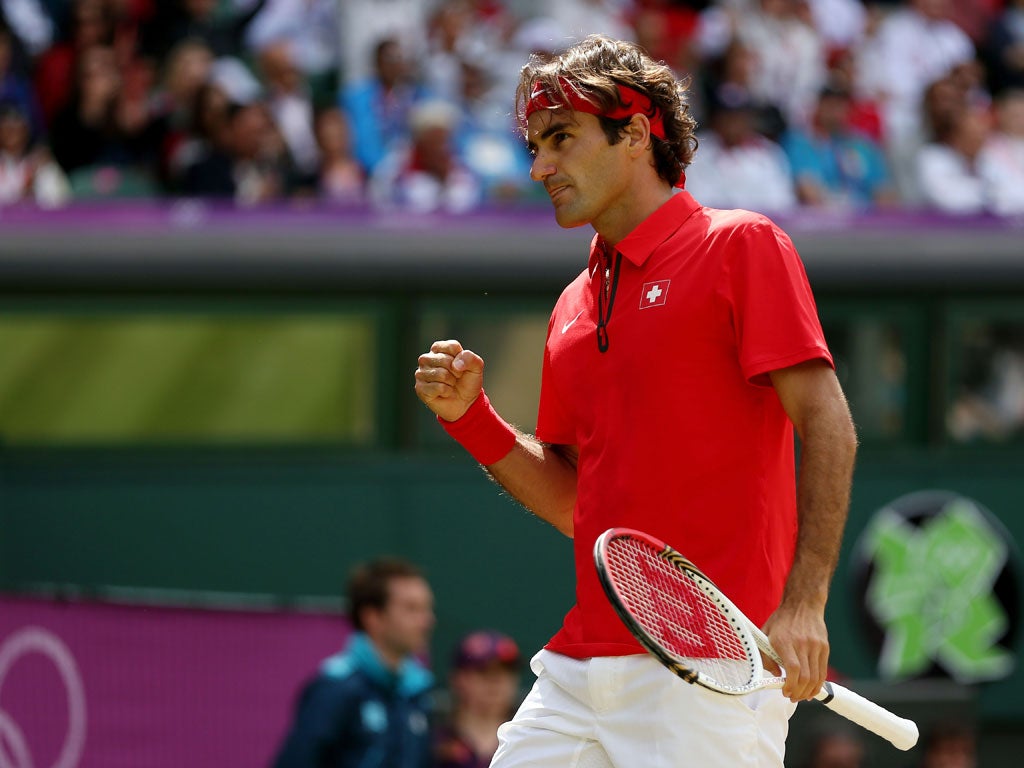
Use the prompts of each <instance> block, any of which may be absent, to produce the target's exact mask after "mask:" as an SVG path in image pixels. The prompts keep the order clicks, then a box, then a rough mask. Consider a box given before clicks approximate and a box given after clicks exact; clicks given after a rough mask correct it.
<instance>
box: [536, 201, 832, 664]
mask: <svg viewBox="0 0 1024 768" xmlns="http://www.w3.org/2000/svg"><path fill="white" fill-rule="evenodd" d="M617 250H618V252H619V253H620V254H622V257H621V258H620V259H618V263H619V266H618V269H617V270H616V269H615V262H616V255H615V254H614V252H613V253H611V254H606V253H605V249H604V243H603V241H602V240H601V238H600V237H595V238H594V242H593V244H592V246H591V253H590V264H589V266H588V269H587V270H586V271H584V272H583V273H581V274H580V275H579V277H577V278H576V280H574V281H573V282H572V283H571V284H570V285H569V286H568V287H567V288H566V289H565V291H564V292H563V293H562V295H561V297H560V298H559V300H558V303H557V304H556V306H555V309H554V312H553V313H552V315H551V322H550V325H549V327H548V338H547V344H546V346H545V352H544V369H543V379H542V384H541V397H540V411H539V415H538V422H537V437H538V438H540V439H541V440H543V441H545V442H548V443H559V444H567V445H578V446H579V451H580V453H579V461H578V464H577V471H578V475H579V480H578V494H577V501H576V509H575V511H574V528H575V533H574V543H573V547H574V550H575V558H576V605H575V606H574V607H573V608H572V610H571V611H570V612H569V613H568V615H567V616H566V618H565V623H564V625H563V627H562V629H561V630H560V631H559V632H558V633H557V634H556V635H555V636H554V638H552V640H551V641H550V643H549V644H548V646H547V647H548V648H549V649H550V650H553V651H557V652H559V653H564V654H566V655H569V656H574V657H577V658H585V657H589V656H611V655H620V654H631V653H641V652H642V649H641V648H640V646H639V645H638V644H637V643H636V641H635V640H633V638H632V636H631V635H630V634H629V632H628V631H627V630H626V629H625V627H624V626H623V624H622V622H621V621H620V620H619V618H618V617H617V616H616V615H615V613H614V611H613V610H612V608H611V607H610V605H609V603H608V601H607V599H606V598H605V596H604V593H603V592H602V590H601V586H600V584H599V583H598V580H597V575H596V571H595V569H594V564H593V554H592V551H593V546H594V541H595V540H596V538H597V537H598V536H599V535H600V534H601V533H602V532H603V531H605V530H606V529H608V528H610V527H612V526H628V527H632V528H638V529H640V530H643V531H646V532H648V533H651V534H653V535H654V536H657V537H659V538H661V539H663V540H664V541H666V542H668V543H669V544H670V545H672V546H674V547H675V548H676V549H678V550H679V551H680V552H682V553H683V554H684V555H686V556H687V557H688V558H690V559H691V560H693V561H694V562H695V563H696V564H697V566H698V567H700V568H701V569H703V570H704V571H705V572H707V574H708V575H709V576H710V577H711V578H712V579H713V580H714V581H715V582H716V583H717V584H718V585H719V587H721V588H722V590H723V591H724V592H725V593H726V594H727V595H729V596H730V597H731V598H732V600H733V601H734V602H735V603H736V604H737V605H738V606H739V608H740V609H741V610H742V611H744V613H746V614H747V616H749V617H750V619H751V620H752V621H754V622H756V623H758V624H762V623H763V622H764V621H765V620H766V619H767V618H768V616H769V615H770V614H771V612H772V611H774V610H775V608H776V607H777V606H778V603H779V600H780V599H781V596H782V589H783V585H784V583H785V579H786V576H787V575H788V573H789V567H790V564H791V562H792V558H793V550H794V546H795V541H796V485H795V467H794V446H793V426H792V423H791V422H790V421H789V419H788V417H787V416H786V413H785V411H784V410H783V408H782V405H781V404H780V402H779V399H778V397H777V395H776V394H775V390H774V389H773V388H772V387H771V382H770V379H769V378H768V376H767V374H768V372H769V371H772V370H776V369H780V368H786V367H788V366H792V365H795V364H797V363H801V362H804V361H807V360H811V359H815V358H821V359H823V360H826V361H828V363H829V364H830V365H831V363H832V358H831V356H830V354H829V351H828V348H827V347H826V345H825V339H824V335H823V334H822V331H821V325H820V324H819V322H818V316H817V310H816V308H815V305H814V299H813V297H812V295H811V290H810V287H809V285H808V282H807V277H806V274H805V273H804V269H803V265H802V264H801V262H800V258H799V256H798V255H797V253H796V250H795V249H794V247H793V244H792V242H791V241H790V239H789V238H788V237H787V236H786V234H785V233H784V232H782V230H780V229H779V228H778V227H777V226H775V225H774V224H773V223H772V222H771V221H769V220H768V219H766V218H765V217H764V216H761V215H759V214H755V213H750V212H748V211H719V210H713V209H710V208H703V207H701V206H700V205H699V204H697V203H696V202H695V201H694V199H693V198H692V197H691V196H690V195H689V193H687V192H679V193H677V194H676V195H674V196H673V197H672V199H671V200H669V201H668V202H666V203H665V204H664V205H663V206H662V207H661V208H659V209H658V210H657V211H655V212H654V213H653V214H652V215H651V216H650V217H648V218H647V219H646V220H645V221H644V222H643V223H642V224H640V226H639V227H637V228H636V229H635V230H634V231H633V232H631V233H630V234H629V235H628V236H627V237H626V238H625V239H624V240H623V241H622V242H620V243H619V244H618V249H617ZM605 263H608V264H609V268H608V271H607V283H606V286H605V287H604V291H605V295H604V296H603V297H602V296H601V291H602V288H603V286H602V282H603V281H604V279H605V266H604V264H605ZM616 272H617V277H616ZM609 300H611V311H610V313H609V311H608V308H607V305H608V303H609ZM602 305H603V307H604V309H603V310H602V309H601V306H602ZM602 314H603V316H604V317H605V330H606V347H607V348H606V350H605V351H604V352H602V351H600V349H599V344H598V321H599V315H602Z"/></svg>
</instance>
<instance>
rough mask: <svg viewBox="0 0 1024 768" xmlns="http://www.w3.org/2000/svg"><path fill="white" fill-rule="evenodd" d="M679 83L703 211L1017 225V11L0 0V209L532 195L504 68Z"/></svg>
mask: <svg viewBox="0 0 1024 768" xmlns="http://www.w3.org/2000/svg"><path fill="white" fill-rule="evenodd" d="M595 32H599V33H605V34H609V35H611V36H614V37H618V38H622V39H629V40H633V41H636V42H637V43H639V44H640V45H642V46H643V47H644V48H645V49H646V50H647V51H649V52H650V53H651V54H652V55H653V56H654V57H655V58H657V59H659V60H663V61H665V62H666V63H667V64H669V65H670V66H671V67H672V68H673V69H674V70H675V71H676V72H677V74H679V75H680V76H689V77H690V78H691V104H692V108H693V110H694V113H695V115H696V117H697V119H698V121H699V124H700V126H701V130H700V133H699V139H700V148H699V149H698V152H697V155H696V159H695V161H694V163H693V165H691V166H690V168H688V169H687V188H688V189H689V190H690V191H692V192H693V194H694V196H695V197H697V199H698V200H700V201H701V202H702V203H704V204H705V205H710V206H715V207H744V208H749V209H753V210H758V211H763V212H766V213H785V212H787V211H790V210H793V209H796V208H801V207H803V208H807V207H811V208H826V209H839V210H855V211H860V210H868V211H870V210H878V209H897V210H901V209H914V210H920V209H930V210H939V211H943V212H947V213H953V214H979V213H989V214H995V215H1016V214H1022V213H1024V0H956V2H953V0H902V1H900V0H884V1H883V0H715V1H712V0H559V2H557V3H550V2H548V3H545V2H540V0H506V1H505V2H502V1H501V0H162V1H161V2H157V0H0V205H3V204H10V203H14V202H19V201H27V202H31V203H35V204H38V205H40V206H58V205H62V204H65V203H67V202H69V201H72V200H88V199H109V198H131V197H143V198H151V197H165V196H166V197H203V198H213V199H220V200H225V201H233V202H234V203H236V204H239V205H256V204H262V203H268V202H277V201H282V200H316V201H325V202H330V203H333V204H339V205H373V206H375V207H379V208H385V209H389V208H391V209H401V210H411V211H416V212H429V211H438V210H440V211H447V212H453V213H459V212H464V211H469V210H472V209H475V208H478V207H481V206H495V205H510V204H531V203H537V202H539V201H541V200H542V199H543V194H542V193H543V190H542V189H538V188H537V187H538V185H535V184H532V183H531V182H530V181H529V175H528V172H529V162H530V160H529V156H528V155H527V154H526V151H525V148H524V146H523V142H522V139H521V137H520V136H519V135H518V133H517V128H518V126H517V124H516V121H515V119H514V116H513V114H512V98H513V91H514V86H515V82H516V80H517V78H518V72H519V68H520V67H521V66H522V64H523V63H524V62H525V60H526V58H527V57H528V56H529V55H531V54H537V55H541V56H544V55H549V54H550V53H551V52H553V51H557V50H559V49H562V48H564V47H565V46H567V45H568V44H571V43H572V42H573V41H575V40H578V39H581V38H582V37H584V36H586V35H587V34H590V33H595Z"/></svg>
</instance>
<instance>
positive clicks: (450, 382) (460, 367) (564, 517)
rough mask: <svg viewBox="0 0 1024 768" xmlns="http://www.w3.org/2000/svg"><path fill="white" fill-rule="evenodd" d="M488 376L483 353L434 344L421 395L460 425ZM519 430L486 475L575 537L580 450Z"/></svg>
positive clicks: (425, 357)
mask: <svg viewBox="0 0 1024 768" xmlns="http://www.w3.org/2000/svg"><path fill="white" fill-rule="evenodd" d="M483 375H484V361H483V359H482V358H481V357H480V356H479V355H477V354H475V353H474V352H471V351H470V350H468V349H463V347H462V344H460V343H459V342H458V341H456V340H454V339H450V340H447V341H435V342H434V343H433V344H432V345H431V347H430V351H429V352H426V353H424V354H422V355H420V357H419V366H418V367H417V369H416V395H417V397H419V398H420V400H422V401H423V403H424V404H425V405H426V406H427V407H428V408H429V409H430V410H431V411H433V412H434V413H435V414H437V415H438V416H439V417H440V418H442V419H444V420H445V421H448V422H456V421H458V420H459V419H461V418H462V417H463V416H465V415H466V412H467V411H469V409H470V407H471V406H473V404H474V403H476V401H477V399H478V398H479V397H480V393H481V392H482V391H483ZM504 429H505V428H502V430H504ZM515 432H516V436H515V444H514V445H513V446H512V449H511V451H509V452H508V453H507V454H506V455H505V456H503V457H502V458H500V459H498V460H497V461H494V462H491V463H490V464H488V465H487V471H488V472H489V473H490V475H491V477H493V478H494V479H495V481H496V482H498V483H499V484H500V485H501V486H502V487H503V488H505V490H506V491H508V492H509V494H511V495H512V497H513V498H515V499H516V500H517V501H519V503H520V504H522V505H523V506H524V507H526V508H527V509H528V510H530V511H531V512H533V513H534V514H535V515H537V517H539V518H541V519H542V520H546V521H547V522H549V523H551V524H552V525H553V526H555V528H557V529H558V530H559V531H561V532H562V533H564V534H565V535H566V536H570V537H571V536H572V535H573V525H572V511H573V507H574V506H575V504H576V456H577V454H578V450H577V449H576V448H575V447H574V446H552V445H546V444H544V443H542V442H540V441H539V440H537V438H535V437H533V436H532V435H527V434H525V433H523V432H520V431H519V430H515Z"/></svg>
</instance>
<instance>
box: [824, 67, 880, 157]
mask: <svg viewBox="0 0 1024 768" xmlns="http://www.w3.org/2000/svg"><path fill="white" fill-rule="evenodd" d="M828 80H829V82H830V83H832V84H833V85H835V86H837V87H839V88H843V89H845V90H846V92H847V93H849V94H850V105H849V115H848V117H847V121H848V122H849V124H850V127H851V128H853V129H854V130H856V131H859V132H860V133H862V134H864V135H865V136H867V137H868V138H869V139H871V140H872V141H875V142H878V144H879V145H880V146H882V145H883V141H884V137H883V135H882V113H881V109H880V108H879V104H878V102H877V101H875V100H874V99H873V98H872V97H871V96H870V95H868V94H866V93H864V91H863V89H862V88H861V86H860V82H859V81H858V80H857V57H856V55H855V54H854V51H853V49H850V48H839V49H835V50H833V51H832V52H831V54H830V55H829V59H828Z"/></svg>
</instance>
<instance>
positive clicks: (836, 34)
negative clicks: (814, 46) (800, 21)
mask: <svg viewBox="0 0 1024 768" xmlns="http://www.w3.org/2000/svg"><path fill="white" fill-rule="evenodd" d="M808 6H809V11H810V14H811V20H812V21H813V22H814V28H815V29H816V30H817V31H818V34H819V35H820V36H821V40H822V43H824V45H825V49H826V50H827V51H828V52H829V53H831V52H832V51H837V50H843V49H849V48H852V47H853V46H855V45H857V44H858V43H860V41H861V39H862V37H863V35H864V30H865V28H866V27H867V10H866V9H865V8H864V3H862V2H860V0H809V2H808Z"/></svg>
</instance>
